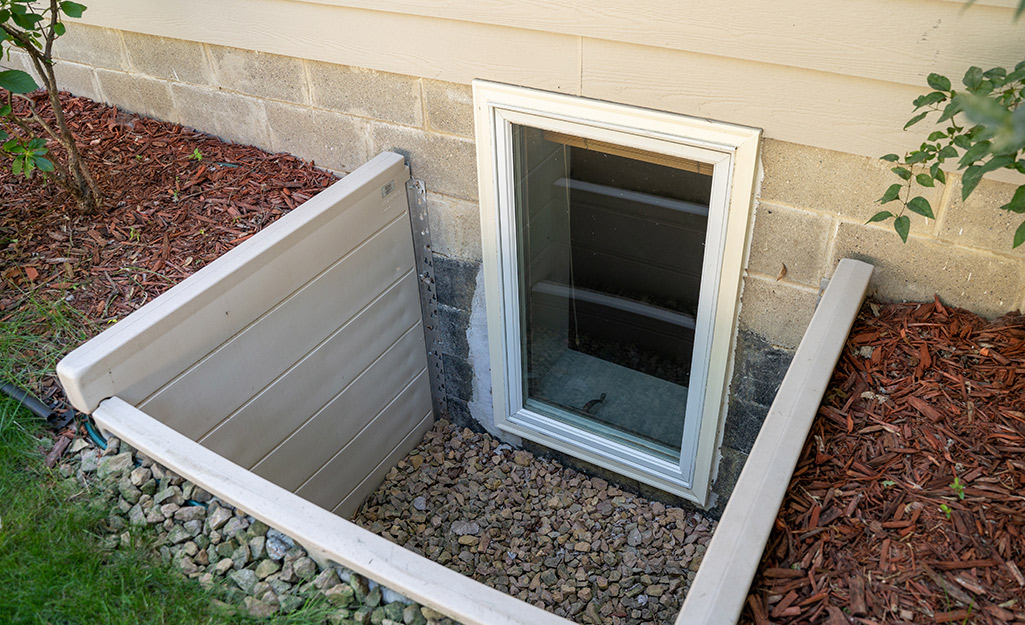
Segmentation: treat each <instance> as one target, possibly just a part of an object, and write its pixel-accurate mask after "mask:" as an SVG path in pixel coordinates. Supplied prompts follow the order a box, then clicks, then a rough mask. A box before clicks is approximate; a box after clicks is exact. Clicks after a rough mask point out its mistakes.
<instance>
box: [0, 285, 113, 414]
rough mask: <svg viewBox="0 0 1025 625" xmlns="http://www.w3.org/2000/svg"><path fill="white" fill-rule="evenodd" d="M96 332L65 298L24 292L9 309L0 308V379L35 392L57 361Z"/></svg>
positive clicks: (51, 372)
mask: <svg viewBox="0 0 1025 625" xmlns="http://www.w3.org/2000/svg"><path fill="white" fill-rule="evenodd" d="M95 333H96V330H95V328H94V327H93V325H92V324H91V323H90V322H89V321H88V320H87V319H86V318H85V316H84V315H82V313H80V312H79V311H77V310H75V309H74V308H73V307H71V306H70V305H69V304H68V303H67V302H65V301H64V300H61V299H57V300H54V301H50V300H45V299H41V298H39V297H38V296H35V295H32V294H25V295H24V296H22V298H21V301H20V302H19V303H18V304H17V305H15V306H12V307H11V309H10V310H5V311H0V380H3V381H5V382H13V383H15V384H17V385H19V386H21V387H22V388H24V389H26V390H29V391H32V392H34V393H37V394H38V391H39V389H40V387H41V383H42V381H43V379H44V378H45V377H47V376H52V375H53V374H54V373H53V372H54V367H56V366H57V361H58V360H60V359H61V357H63V356H64V355H65V354H66V353H67V352H69V351H71V350H72V349H74V348H75V347H77V346H78V345H79V344H81V343H83V342H85V341H86V339H88V338H89V337H90V336H92V335H93V334H95Z"/></svg>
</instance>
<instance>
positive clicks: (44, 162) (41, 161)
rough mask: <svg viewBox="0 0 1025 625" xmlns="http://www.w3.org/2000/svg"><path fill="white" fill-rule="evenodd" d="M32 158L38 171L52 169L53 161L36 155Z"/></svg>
mask: <svg viewBox="0 0 1025 625" xmlns="http://www.w3.org/2000/svg"><path fill="white" fill-rule="evenodd" d="M34 160H35V162H36V167H38V168H39V171H53V162H52V161H51V160H50V159H48V158H43V157H42V156H37V157H35V159H34Z"/></svg>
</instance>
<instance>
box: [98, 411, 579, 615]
mask: <svg viewBox="0 0 1025 625" xmlns="http://www.w3.org/2000/svg"><path fill="white" fill-rule="evenodd" d="M93 417H94V418H95V419H96V421H97V423H98V424H99V425H100V428H101V429H102V430H104V431H107V432H110V433H112V434H114V435H116V436H117V437H118V438H120V439H121V440H124V441H126V442H127V443H128V444H130V445H132V446H133V447H135V448H136V449H138V450H139V452H140V453H142V454H143V455H145V456H147V457H148V458H150V459H152V460H153V461H155V462H158V463H160V464H162V465H164V466H165V467H167V468H169V469H171V470H172V471H174V472H175V473H177V474H179V475H181V476H182V477H184V478H186V479H188V480H191V481H192V482H194V483H196V484H198V485H199V486H201V487H203V488H204V489H206V490H207V491H209V492H210V493H212V494H214V495H216V496H218V497H220V498H221V499H223V500H224V501H226V502H228V503H230V504H232V505H233V506H237V507H238V508H240V509H242V510H245V511H246V512H248V513H249V514H251V515H253V516H254V517H256V518H257V519H259V520H261V521H263V522H264V523H266V524H267V525H268V526H270V527H273V528H276V529H277V530H279V531H281V532H283V533H285V534H287V535H288V536H291V537H292V538H294V539H295V540H297V541H298V542H299V543H301V544H302V545H303V546H304V547H306V549H307V550H308V551H310V553H311V554H312V555H315V556H317V557H320V558H321V559H325V560H329V561H332V562H336V563H338V564H341V565H342V566H345V567H347V568H349V569H352V570H354V571H356V572H357V573H360V574H362V575H365V576H367V577H369V578H370V579H373V580H375V581H377V582H379V583H381V584H383V585H384V586H386V587H388V588H391V589H392V590H395V591H397V592H399V593H402V594H403V595H405V596H407V597H409V598H410V599H412V600H414V601H417V602H418V603H421V604H423V605H426V606H429V607H431V608H433V609H435V610H437V611H439V612H441V613H443V614H446V615H448V616H450V617H452V618H454V619H456V620H457V621H459V622H461V623H463V624H464V625H572V622H571V621H568V620H566V619H564V618H561V617H559V616H556V615H554V614H551V613H549V612H546V611H544V610H542V609H540V608H537V607H535V606H532V605H530V604H528V603H525V602H523V601H520V600H519V599H516V598H514V597H511V596H509V595H506V594H505V593H502V592H499V591H497V590H495V589H493V588H489V587H487V586H485V585H484V584H481V583H480V582H477V581H475V580H473V579H470V578H469V577H465V576H463V575H461V574H459V573H456V572H455V571H452V570H449V569H447V568H445V567H444V566H442V565H440V564H437V563H435V562H432V561H430V560H428V559H427V558H424V557H421V556H418V555H416V554H415V553H413V552H412V551H408V550H406V549H404V548H403V547H401V546H399V545H396V544H394V543H391V542H388V541H387V540H386V539H384V538H381V537H380V536H377V535H376V534H373V533H371V532H369V531H367V530H365V529H363V528H362V527H359V526H358V525H356V524H354V523H352V522H351V521H347V520H345V519H343V518H341V517H339V516H336V515H334V514H332V513H331V512H328V511H327V510H325V509H323V508H321V507H319V506H317V505H314V504H312V503H310V502H309V501H306V500H305V499H303V498H302V497H299V496H297V495H294V494H292V493H290V492H288V491H287V490H285V489H283V488H281V487H279V486H276V485H275V484H273V483H271V482H269V481H267V480H265V479H263V478H262V477H259V476H258V475H256V474H254V473H252V472H250V471H247V470H246V469H243V468H242V467H240V466H239V465H237V464H235V463H233V462H231V461H229V460H227V459H226V458H224V457H222V456H220V455H218V454H217V453H215V452H213V451H210V450H209V449H207V448H205V447H203V446H202V445H200V444H199V443H196V442H194V441H192V440H191V439H189V438H187V437H185V436H183V435H181V434H179V433H178V432H176V431H175V430H172V429H171V428H169V427H167V426H166V425H164V424H163V423H160V422H159V421H157V420H156V419H154V418H152V417H150V416H149V415H147V414H146V413H144V412H142V411H140V410H139V409H137V408H135V407H134V406H132V405H131V404H129V403H127V402H125V401H123V400H121V399H120V398H118V397H112V398H110V399H107V400H104V401H103V402H102V403H100V405H99V407H98V408H97V409H96V411H95V412H94V413H93Z"/></svg>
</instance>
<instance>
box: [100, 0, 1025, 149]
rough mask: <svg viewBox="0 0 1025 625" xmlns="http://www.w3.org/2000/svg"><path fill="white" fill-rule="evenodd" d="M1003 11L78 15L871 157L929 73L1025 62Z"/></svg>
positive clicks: (568, 7)
mask: <svg viewBox="0 0 1025 625" xmlns="http://www.w3.org/2000/svg"><path fill="white" fill-rule="evenodd" d="M994 5H997V6H994ZM1013 12H1014V11H1013V3H1012V2H1003V1H1002V0H993V1H992V2H987V3H981V2H980V3H975V4H974V5H972V6H970V7H968V8H965V6H964V4H963V3H959V2H945V1H939V0H931V1H930V0H923V1H918V2H911V1H899V2H894V1H892V0H865V1H864V2H859V3H850V2H843V1H842V0H830V1H826V2H817V1H814V0H786V1H785V2H783V3H760V4H755V5H752V4H751V3H746V2H743V1H742V0H730V1H729V2H727V4H726V5H722V4H721V3H718V4H708V5H707V6H706V5H702V4H700V3H699V4H694V3H691V4H689V5H687V6H686V7H684V8H681V7H680V6H679V5H678V4H674V3H665V2H660V1H659V0H640V2H639V4H636V3H634V4H630V5H629V6H627V5H624V4H623V3H620V2H615V1H614V0H600V1H599V2H594V3H581V2H575V1H574V0H546V1H544V2H540V3H539V2H536V1H534V0H513V1H510V2H506V1H504V0H483V1H482V2H478V3H470V2H460V3H452V2H448V1H446V0H426V1H424V2H414V1H412V0H380V1H378V0H373V1H372V2H371V1H370V0H312V1H309V0H308V1H303V2H298V1H296V0H224V1H222V2H218V3H214V4H211V3H208V2H202V1H201V0H182V1H180V2H175V3H151V4H147V5H145V6H143V7H140V6H138V5H137V3H129V0H97V1H96V2H93V3H91V4H90V8H89V10H88V11H87V12H86V13H85V15H84V21H85V22H86V23H89V24H92V25H96V26H105V27H109V28H114V29H120V30H126V31H133V32H140V33H146V34H152V35H161V36H165V37H173V38H178V39H187V40H192V41H198V42H204V43H209V44H215V45H222V46H233V47H239V48H245V49H250V50H257V51H262V52H271V53H274V54H281V55H286V56H291V57H296V58H301V59H310V60H316V61H325V62H329V63H335V64H340V65H348V66H354V67H363V68H368V69H373V70H379V71H386V72H394V73H398V74H404V75H409V76H418V77H426V78H434V79H440V80H446V81H451V82H456V83H463V84H467V83H469V82H470V81H471V80H473V79H475V78H481V79H487V80H494V81H498V82H506V83H511V84H517V85H523V86H528V87H535V88H540V89H547V90H552V91H561V92H567V93H574V94H579V95H584V96H588V97H594V98H599V99H609V100H613V101H617V102H624V103H629V104H637V105H641V106H646V107H652V108H656V109H660V110H667V111H672V112H678V113H684V114H689V115H697V116H708V117H711V118H714V119H719V120H722V121H727V122H733V123H738V124H743V125H748V126H757V127H761V128H763V129H764V130H765V135H764V136H766V137H768V138H774V139H780V140H784V141H790V142H794V143H802V144H805V145H811V146H815V147H821V148H827V149H832V150H838V151H842V152H849V153H856V154H862V155H867V156H878V155H879V154H883V153H885V152H890V151H894V150H895V149H897V148H898V147H900V146H903V145H904V144H905V143H906V142H907V135H906V134H904V133H903V132H902V131H901V127H902V126H903V123H904V122H905V121H906V120H907V118H908V116H909V114H910V101H911V99H913V98H914V96H915V95H917V94H918V93H920V92H921V91H923V90H924V89H925V77H926V76H927V75H928V74H929V73H930V72H934V71H935V72H940V73H945V74H948V75H951V76H952V77H954V78H959V77H960V75H961V74H962V73H963V72H964V70H965V69H966V68H967V67H968V66H969V65H971V64H978V65H982V66H984V67H990V66H994V65H1004V66H1008V65H1011V66H1013V65H1014V64H1015V63H1017V62H1018V61H1020V60H1021V59H1020V51H1021V49H1022V45H1023V44H1025V35H1023V33H1022V30H1021V29H1020V25H1019V24H1017V23H1016V22H1014V20H1013V19H1012V16H1013ZM200 15H201V16H203V17H202V19H198V18H197V16H200ZM228 24H230V25H231V26H230V27H228V26H227V25H228ZM382 41H387V42H388V45H381V42H382ZM902 149H903V148H902Z"/></svg>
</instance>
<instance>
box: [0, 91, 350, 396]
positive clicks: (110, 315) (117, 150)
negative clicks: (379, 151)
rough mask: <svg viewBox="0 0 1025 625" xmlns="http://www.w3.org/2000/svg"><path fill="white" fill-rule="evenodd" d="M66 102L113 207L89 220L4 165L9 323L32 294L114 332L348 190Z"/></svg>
mask: <svg viewBox="0 0 1025 625" xmlns="http://www.w3.org/2000/svg"><path fill="white" fill-rule="evenodd" d="M35 98H36V101H37V103H38V104H37V106H38V107H39V108H40V109H41V110H42V111H43V112H44V113H48V111H49V109H48V107H47V105H46V101H45V98H44V97H43V95H42V94H41V93H40V94H36V95H35ZM62 101H63V102H64V104H65V107H64V108H65V111H66V115H67V119H68V124H69V126H70V127H71V129H72V131H73V132H74V133H75V134H76V137H77V138H78V141H79V146H80V149H81V150H82V152H83V156H84V157H85V158H86V160H87V161H88V163H89V165H90V168H91V171H92V173H93V175H94V176H95V178H96V179H97V182H98V183H99V185H100V187H101V189H102V190H103V192H104V194H105V196H104V206H103V209H101V210H100V211H98V212H97V213H96V214H93V215H82V214H80V213H79V212H78V211H77V208H76V205H75V202H74V200H73V199H72V198H71V197H70V196H69V195H68V194H67V193H65V192H64V191H62V190H61V189H60V188H59V187H58V186H57V185H56V184H46V185H43V184H40V181H39V180H38V179H37V178H36V176H38V174H34V175H33V179H32V180H26V179H25V178H24V176H15V175H14V174H12V173H11V171H10V167H9V165H8V162H7V161H4V160H0V206H2V208H0V318H3V316H4V312H5V311H8V312H9V311H10V310H11V308H12V307H15V306H21V305H23V304H24V297H25V294H26V293H29V292H31V293H33V294H34V295H36V296H37V297H42V298H48V299H54V298H64V299H66V300H67V301H68V302H70V303H71V304H72V305H73V306H74V307H75V308H77V309H78V310H80V311H82V312H83V313H85V315H86V317H87V318H88V319H90V320H93V321H96V322H99V323H107V322H112V321H114V320H116V319H118V318H121V317H123V316H125V315H127V314H128V313H130V312H132V311H134V310H135V309H137V308H139V307H140V306H142V305H143V304H145V303H146V302H147V301H149V300H150V299H152V298H154V297H156V296H157V295H159V294H160V293H162V292H163V291H165V290H167V289H168V288H170V287H171V286H173V285H175V284H177V283H178V282H180V281H181V280H182V279H184V278H186V277H187V276H189V275H191V274H192V273H194V272H195V271H196V270H198V269H199V268H201V267H202V266H204V265H206V264H207V263H209V262H210V261H212V260H214V259H216V258H217V257H218V256H220V255H221V254H223V253H224V252H226V251H228V250H229V249H231V248H232V247H234V246H235V245H238V244H239V243H241V242H242V241H245V240H246V239H248V238H249V237H251V236H252V235H253V234H255V233H256V232H258V231H259V230H260V229H262V228H263V227H264V226H266V225H268V224H269V223H271V222H273V221H274V220H275V219H277V218H278V217H280V216H281V215H283V214H285V213H287V212H288V211H289V210H291V209H293V208H295V207H296V206H297V205H299V204H301V203H302V202H304V201H306V200H307V199H309V198H310V197H312V196H313V195H315V194H316V193H318V192H319V191H321V190H322V189H324V188H325V187H327V186H329V185H330V184H332V183H333V182H335V181H336V180H337V177H336V176H335V175H333V174H331V173H330V172H325V171H322V170H319V169H317V168H316V167H315V166H314V165H313V164H311V163H307V162H304V161H302V160H300V159H298V158H296V157H294V156H290V155H287V154H269V153H267V152H264V151H262V150H259V149H257V148H254V147H251V146H246V145H238V144H233V143H227V142H224V141H221V140H220V139H218V138H216V137H213V136H210V135H206V134H203V133H200V132H196V131H194V130H191V129H188V128H184V127H182V126H179V125H176V124H170V123H166V122H160V121H156V120H153V119H149V118H146V117H140V116H138V115H132V114H128V113H124V112H122V111H119V110H118V109H117V108H115V107H110V106H106V105H103V104H98V103H96V102H93V101H91V100H88V99H86V98H76V97H72V96H70V95H67V94H62ZM49 147H50V148H51V150H53V151H54V153H55V154H54V156H56V157H57V158H58V159H62V158H63V156H62V155H61V154H60V152H59V150H60V148H59V147H57V146H56V144H55V143H54V142H50V146H49ZM197 151H198V152H197ZM190 156H191V157H192V158H190ZM200 157H201V158H200ZM48 390H49V391H51V392H52V391H53V390H54V389H53V388H52V387H51V388H50V389H48Z"/></svg>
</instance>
